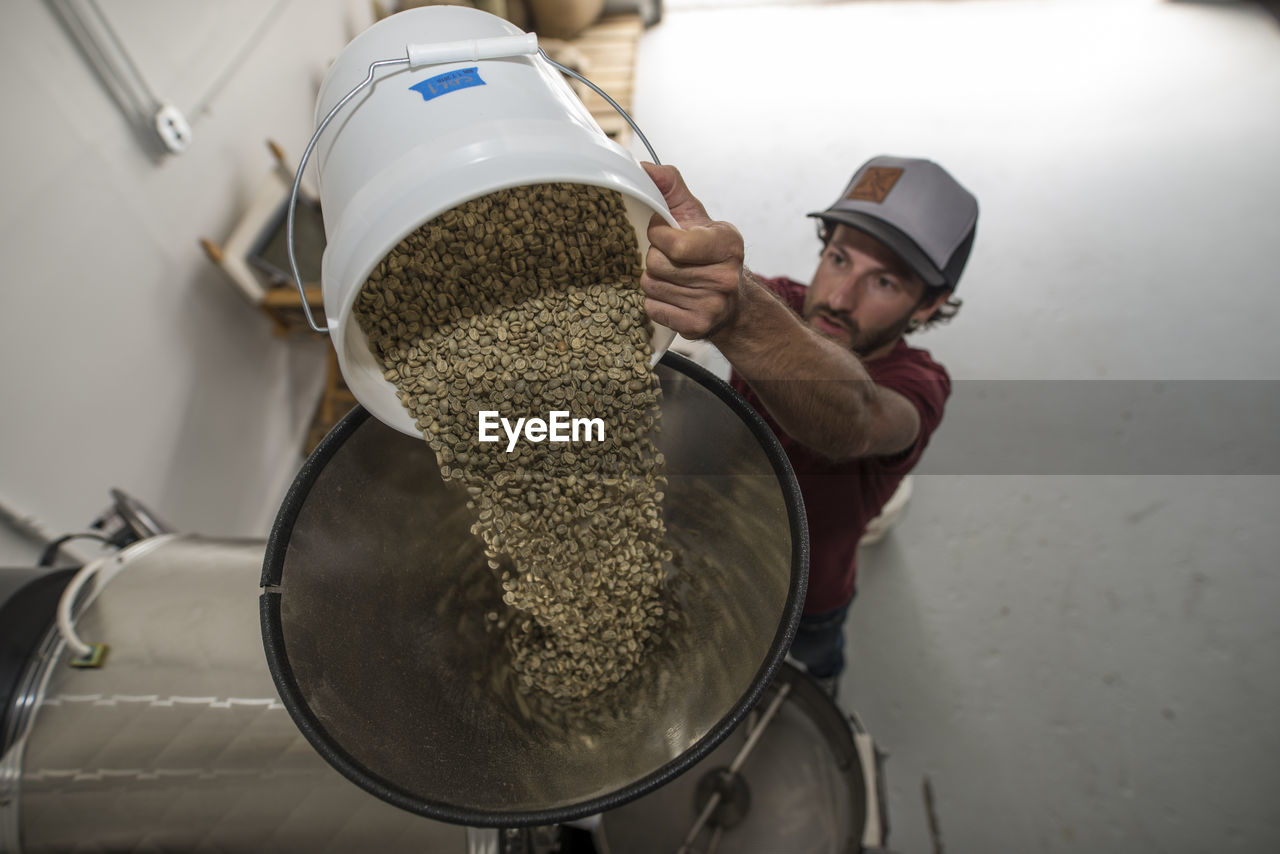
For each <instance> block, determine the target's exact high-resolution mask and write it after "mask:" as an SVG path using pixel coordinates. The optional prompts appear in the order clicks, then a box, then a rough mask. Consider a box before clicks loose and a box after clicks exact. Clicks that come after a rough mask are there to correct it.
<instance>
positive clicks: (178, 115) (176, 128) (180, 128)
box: [156, 104, 191, 154]
mask: <svg viewBox="0 0 1280 854" xmlns="http://www.w3.org/2000/svg"><path fill="white" fill-rule="evenodd" d="M156 133H157V134H159V135H160V141H161V142H163V143H164V147H165V148H167V149H169V151H171V152H173V153H174V154H181V153H182V152H184V151H186V150H187V146H188V145H190V144H191V125H190V124H189V123H188V122H187V117H186V116H184V115H183V114H182V111H181V110H179V109H178V108H177V107H175V106H173V105H172V104H165V105H164V106H163V107H161V108H160V109H159V111H157V112H156Z"/></svg>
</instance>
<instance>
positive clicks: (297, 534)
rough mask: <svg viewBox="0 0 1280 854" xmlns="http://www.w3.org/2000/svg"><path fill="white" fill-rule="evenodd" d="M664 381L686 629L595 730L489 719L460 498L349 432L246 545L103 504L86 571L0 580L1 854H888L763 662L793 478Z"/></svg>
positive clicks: (792, 676)
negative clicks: (94, 556) (98, 544)
mask: <svg viewBox="0 0 1280 854" xmlns="http://www.w3.org/2000/svg"><path fill="white" fill-rule="evenodd" d="M657 370H658V374H659V377H660V379H661V381H662V385H663V404H662V406H663V430H662V432H661V434H660V441H659V447H660V449H661V450H662V451H663V452H664V454H665V456H666V459H667V465H668V479H669V484H670V485H669V488H668V491H667V499H666V502H665V508H664V514H665V519H666V522H667V528H668V531H669V536H670V537H671V538H672V543H673V546H674V547H675V549H676V551H677V552H678V553H681V554H683V555H684V556H685V561H684V563H683V564H681V565H679V566H676V567H673V568H672V573H673V578H674V583H675V584H676V585H677V587H678V588H679V590H680V595H681V596H682V597H683V602H684V607H685V609H686V612H687V617H688V620H687V625H688V626H689V628H688V630H687V631H686V632H685V633H684V634H683V635H682V636H681V637H680V638H677V639H676V640H674V641H673V642H672V643H671V644H670V645H668V646H666V647H663V649H662V651H660V652H659V653H658V654H656V655H655V656H653V657H652V661H653V663H652V665H651V668H652V669H650V670H646V671H645V672H643V673H642V674H641V677H642V678H640V679H636V680H632V682H633V683H634V684H633V685H632V687H631V688H629V689H625V690H620V692H614V693H612V694H609V693H608V692H606V694H607V696H609V697H610V698H611V699H610V700H609V701H608V705H607V706H601V708H599V709H596V710H594V713H593V714H590V715H584V716H580V718H574V719H573V722H570V723H567V724H566V723H564V722H563V721H562V722H561V723H560V725H559V728H557V729H554V730H551V729H547V728H545V727H543V728H539V727H538V726H536V725H534V724H533V723H531V722H530V721H529V720H528V719H527V718H521V717H520V716H519V715H516V714H515V713H514V712H513V711H512V706H511V704H510V702H509V698H504V697H503V696H501V692H500V690H499V689H498V688H496V687H495V685H497V684H498V680H495V679H493V678H491V677H492V666H491V663H490V662H491V661H492V660H496V659H500V658H501V655H500V651H499V652H495V651H494V649H495V648H494V647H493V646H492V641H491V640H487V639H486V638H485V637H483V636H481V635H477V634H476V628H475V626H476V625H477V624H476V623H475V621H474V620H473V619H472V617H471V616H469V615H471V614H474V613H475V611H476V609H477V608H479V609H485V608H488V607H489V606H490V603H489V599H490V598H491V597H493V596H494V595H498V596H500V589H499V591H498V593H497V594H495V593H494V592H493V591H492V590H491V589H489V588H487V587H486V582H485V581H484V580H483V573H479V574H477V573H475V572H473V571H471V567H472V566H473V564H475V562H476V561H477V560H479V565H481V566H483V561H482V560H481V559H480V558H481V557H482V555H481V552H480V549H479V546H477V545H476V544H474V543H473V542H471V538H470V534H469V532H468V529H469V520H468V517H467V511H466V508H465V494H462V495H460V494H457V493H455V492H454V491H453V490H452V488H451V487H447V486H446V485H445V484H444V483H443V482H442V481H441V479H440V477H439V473H438V471H436V470H435V463H434V460H433V459H432V458H431V455H430V453H429V451H428V449H427V448H426V447H425V445H423V444H422V443H421V442H416V443H415V442H414V441H413V440H412V439H411V438H410V437H407V436H405V435H404V434H402V433H399V432H397V431H395V430H393V429H391V428H388V427H386V426H385V425H383V424H382V423H381V422H379V421H377V420H376V419H373V418H370V417H369V416H368V415H367V413H366V412H365V411H364V410H363V409H360V408H357V409H356V410H353V412H352V413H351V414H349V415H348V416H347V418H346V419H344V420H343V421H342V422H341V423H340V424H339V425H338V426H337V427H336V428H335V429H334V431H333V432H332V433H331V434H330V435H329V437H328V438H326V440H325V441H324V442H323V443H322V444H321V446H320V447H319V448H317V450H316V452H315V453H314V454H313V455H312V457H311V458H310V459H309V460H308V461H307V463H306V464H305V465H304V466H303V468H302V470H301V472H300V473H299V475H298V478H297V480H296V481H295V483H294V485H293V487H292V489H291V490H290V492H289V495H288V496H287V498H286V500H285V502H284V505H283V507H282V508H281V511H280V516H279V518H278V519H277V521H276V524H275V526H274V528H273V530H272V531H271V536H270V538H269V539H268V541H266V542H263V541H262V540H260V539H250V540H229V539H212V538H207V537H201V536H197V535H191V534H183V533H177V532H173V531H170V530H168V529H167V527H166V526H165V525H163V524H162V523H159V522H157V521H156V520H155V517H154V515H153V514H150V513H148V512H147V511H146V510H145V508H143V507H142V506H141V505H140V504H138V503H137V502H134V501H132V500H130V499H128V498H127V496H123V495H120V494H116V495H115V499H116V512H115V514H114V519H113V522H114V524H115V525H116V528H117V529H116V531H115V532H113V533H110V534H103V535H102V538H103V539H106V540H109V541H110V546H109V547H108V548H106V550H105V552H104V553H105V556H104V557H102V558H101V559H99V560H95V561H92V562H90V563H89V564H87V565H85V566H84V567H81V568H78V569H51V568H49V567H32V568H24V569H5V570H3V571H0V704H2V705H0V715H2V717H0V738H2V742H0V744H2V746H3V754H2V758H0V851H3V852H11V853H12V854H34V852H58V851H77V852H84V851H104V852H105V851H253V852H267V851H278V852H293V851H299V852H301V851H306V852H309V854H315V852H328V851H332V852H340V851H342V852H347V851H357V850H359V851H365V850H367V851H385V852H395V851H415V852H424V851H427V852H436V851H439V852H463V851H466V852H493V854H497V852H544V854H552V852H575V851H576V852H614V854H619V852H622V853H623V854H625V852H672V854H675V852H690V854H692V852H713V851H716V850H719V851H722V852H774V851H813V852H828V851H829V852H852V851H862V850H873V849H875V848H877V847H879V846H881V845H882V844H883V841H884V836H885V832H886V830H887V824H886V821H885V816H884V812H883V803H884V800H883V797H882V793H881V791H880V790H881V779H882V778H881V776H880V769H879V762H878V760H877V756H876V752H875V749H874V746H873V745H872V743H871V739H870V737H869V736H868V735H867V733H866V732H865V729H864V728H862V727H861V726H860V725H859V723H858V722H857V720H856V717H854V716H851V715H848V714H846V713H845V712H843V711H841V710H840V709H839V708H838V707H837V706H836V704H835V703H834V702H833V701H832V700H831V699H830V698H829V697H827V696H826V695H825V694H824V693H823V692H822V691H821V689H820V688H819V687H818V686H817V685H816V683H814V682H813V681H811V680H810V679H808V678H807V677H806V676H805V675H804V674H803V672H802V671H801V670H800V669H799V668H797V667H795V666H793V665H792V664H791V663H790V662H788V661H787V660H786V657H785V656H786V650H787V647H788V646H789V643H790V640H791V637H792V635H793V632H794V626H795V621H796V619H797V618H798V614H799V608H800V602H801V601H802V596H803V586H804V579H805V571H806V561H807V541H806V537H807V534H806V532H805V527H804V524H803V508H802V507H801V505H800V503H799V494H798V490H797V489H796V486H795V482H794V477H793V476H792V475H791V473H790V469H789V467H787V466H786V464H785V458H784V457H783V456H782V454H781V452H780V449H779V448H778V447H777V445H776V442H775V441H774V440H773V438H772V436H771V434H769V433H768V431H767V428H765V427H764V425H763V423H762V422H760V421H759V419H758V417H756V416H755V415H754V413H753V412H752V411H751V410H750V409H749V408H748V407H746V406H745V404H743V403H742V402H741V400H740V399H738V398H737V397H736V395H733V393H732V392H731V391H730V390H729V389H728V387H727V386H725V385H724V384H723V383H721V382H720V381H719V380H718V379H716V378H715V377H713V376H711V375H710V374H708V373H706V372H705V371H703V370H702V369H700V368H698V367H697V366H696V365H694V364H693V363H691V362H688V361H687V360H683V359H681V358H680V357H678V356H675V355H674V354H668V355H667V356H665V357H664V359H663V361H662V362H661V363H660V365H659V366H658V369H657ZM490 581H492V578H491V576H490ZM493 583H494V584H496V582H493Z"/></svg>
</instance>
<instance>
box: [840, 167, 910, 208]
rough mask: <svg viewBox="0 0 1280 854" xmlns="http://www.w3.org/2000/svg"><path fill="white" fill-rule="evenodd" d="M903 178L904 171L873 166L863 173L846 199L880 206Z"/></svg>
mask: <svg viewBox="0 0 1280 854" xmlns="http://www.w3.org/2000/svg"><path fill="white" fill-rule="evenodd" d="M901 177H902V170H901V169H899V168H896V167H888V166H872V167H871V168H870V169H868V170H867V171H866V172H863V173H862V177H861V178H859V179H858V182H857V183H856V184H854V185H853V189H852V190H850V191H849V192H848V193H846V194H845V198H846V199H856V200H858V201H860V202H875V203H876V204H879V203H880V202H883V201H884V199H885V196H887V195H889V191H890V190H892V189H893V185H894V184H896V183H898V179H899V178H901Z"/></svg>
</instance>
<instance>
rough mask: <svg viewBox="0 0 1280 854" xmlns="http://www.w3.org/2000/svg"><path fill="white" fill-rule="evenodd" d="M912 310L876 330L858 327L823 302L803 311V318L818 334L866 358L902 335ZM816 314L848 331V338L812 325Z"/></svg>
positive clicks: (906, 327) (908, 325) (841, 313)
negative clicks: (842, 337) (894, 321)
mask: <svg viewBox="0 0 1280 854" xmlns="http://www.w3.org/2000/svg"><path fill="white" fill-rule="evenodd" d="M914 311H915V309H914V308H913V309H911V311H908V312H907V313H906V314H904V315H903V316H902V318H901V319H900V320H899V321H898V322H896V323H894V324H892V325H890V326H888V327H886V328H884V329H877V330H864V329H861V328H859V327H858V324H857V323H856V322H855V321H854V319H853V318H852V317H849V316H848V315H847V314H845V313H843V312H839V311H834V310H833V309H832V308H831V306H829V305H826V304H825V303H819V304H818V305H815V306H813V307H812V308H809V309H808V310H806V311H805V313H804V319H805V322H806V323H808V324H809V325H810V326H811V327H813V328H814V329H815V330H816V331H817V332H818V333H819V334H821V335H823V336H825V337H827V338H830V339H832V340H833V341H836V343H838V344H843V345H844V346H845V347H847V348H848V349H849V350H852V351H853V353H854V354H856V355H857V356H859V357H861V358H866V357H867V356H869V355H871V354H872V353H874V352H876V351H877V350H879V349H880V348H881V347H883V346H885V345H886V344H890V343H892V342H894V341H896V340H897V339H898V338H900V337H902V335H903V334H904V333H905V332H906V331H907V330H908V329H909V328H910V327H911V314H912V312H914ZM818 315H822V316H823V318H824V319H825V320H826V321H827V322H828V323H831V324H833V325H835V326H838V327H841V328H843V329H845V330H846V331H847V332H848V338H847V339H844V340H840V339H838V338H836V337H835V336H833V335H831V334H830V333H828V332H825V331H823V330H822V329H819V328H817V327H815V326H814V325H813V320H814V318H815V317H817V316H818Z"/></svg>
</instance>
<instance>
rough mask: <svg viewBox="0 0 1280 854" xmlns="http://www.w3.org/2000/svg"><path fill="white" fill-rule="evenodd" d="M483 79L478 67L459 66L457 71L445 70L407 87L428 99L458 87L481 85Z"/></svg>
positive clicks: (468, 87) (445, 93)
mask: <svg viewBox="0 0 1280 854" xmlns="http://www.w3.org/2000/svg"><path fill="white" fill-rule="evenodd" d="M483 85H484V81H483V80H481V79H480V69H479V67H472V68H459V69H458V70H457V71H447V72H445V73H444V74H437V75H436V76H435V77H428V78H427V79H426V80H423V81H422V82H421V83H415V84H414V85H412V86H410V87H409V88H410V89H412V90H413V91H415V92H417V93H418V94H419V95H421V96H422V100H424V101H430V100H431V99H432V98H439V97H440V96H441V95H447V94H448V93H450V92H454V91H457V90H458V89H470V88H471V87H472V86H483Z"/></svg>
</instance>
